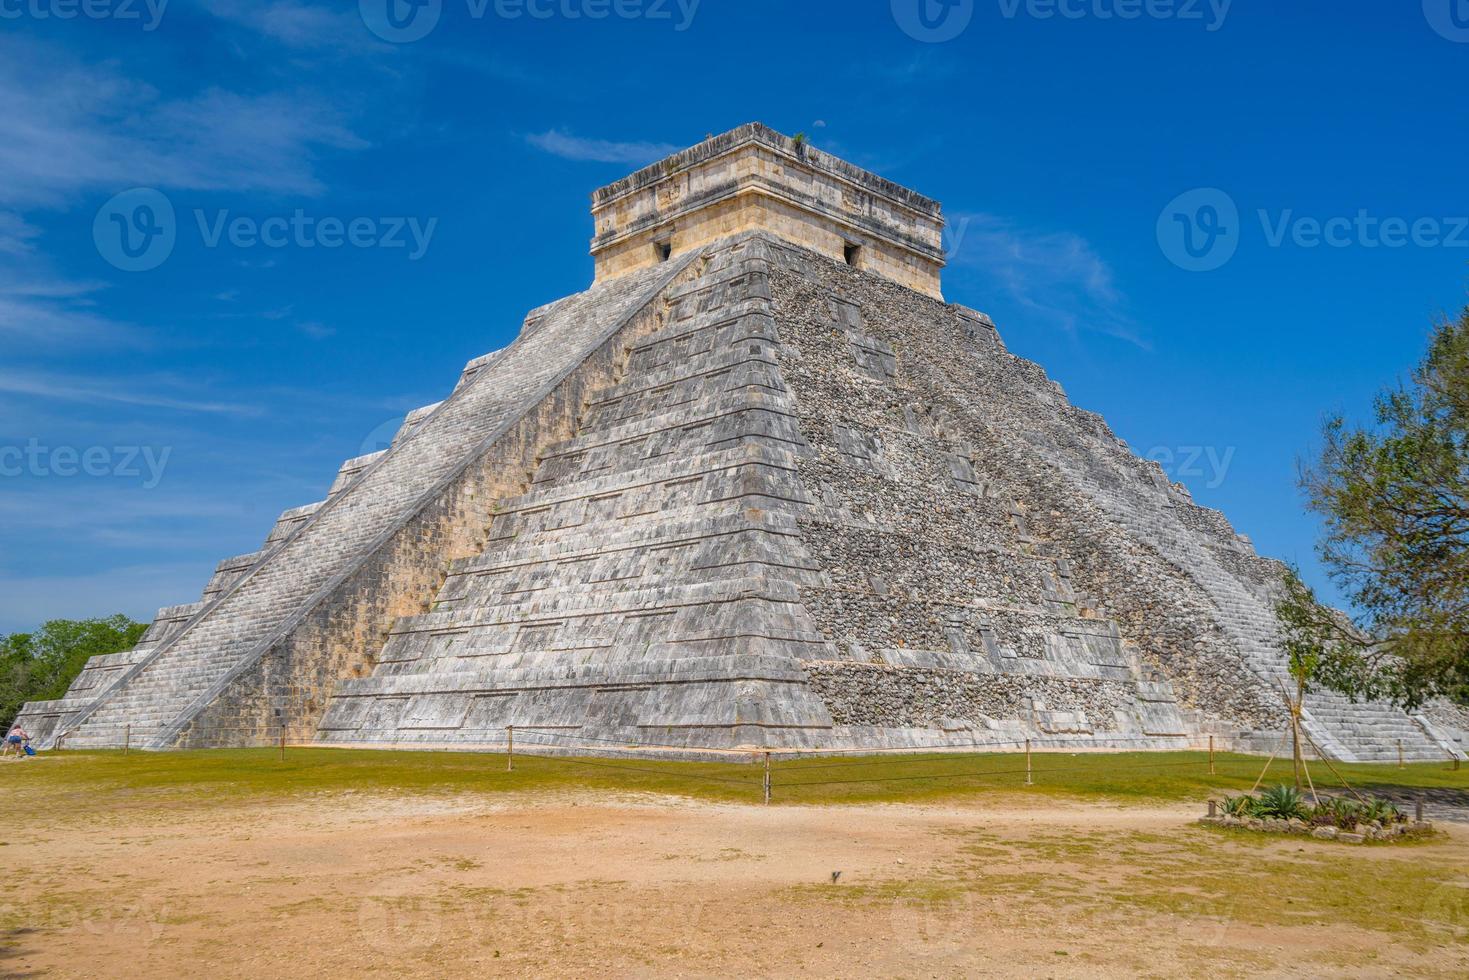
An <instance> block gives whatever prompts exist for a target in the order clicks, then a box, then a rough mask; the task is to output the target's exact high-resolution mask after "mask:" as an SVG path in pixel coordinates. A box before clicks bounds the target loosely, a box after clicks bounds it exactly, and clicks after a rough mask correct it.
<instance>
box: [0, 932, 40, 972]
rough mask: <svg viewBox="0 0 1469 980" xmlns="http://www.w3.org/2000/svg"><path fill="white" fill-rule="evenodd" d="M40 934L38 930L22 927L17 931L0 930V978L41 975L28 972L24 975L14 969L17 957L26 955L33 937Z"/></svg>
mask: <svg viewBox="0 0 1469 980" xmlns="http://www.w3.org/2000/svg"><path fill="white" fill-rule="evenodd" d="M37 934H38V930H36V929H30V928H27V927H25V926H20V927H17V928H15V929H0V977H6V978H7V980H9V978H11V977H37V976H40V974H39V973H33V972H30V971H26V972H24V973H22V972H19V971H17V970H16V969H15V968H14V961H15V959H16V958H17V957H20V956H23V955H25V954H26V953H27V952H29V950H27V949H26V946H27V944H28V943H29V942H30V940H31V937H33V936H35V935H37Z"/></svg>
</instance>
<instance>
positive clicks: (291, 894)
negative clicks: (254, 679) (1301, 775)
mask: <svg viewBox="0 0 1469 980" xmlns="http://www.w3.org/2000/svg"><path fill="white" fill-rule="evenodd" d="M1197 816H1198V814H1197V813H1196V812H1195V808H1179V807H1138V806H1129V807H1127V808H1125V809H1124V808H1120V807H1114V806H1110V805H1106V804H1094V803H1077V804H1066V803H1055V802H1051V801H1046V802H1045V803H1044V806H1043V807H1039V808H1038V807H1036V806H1035V804H1034V803H1032V804H1030V805H1026V804H1025V802H1024V801H1015V803H1014V804H1013V805H1012V804H1011V803H1008V802H1006V803H1003V804H999V805H996V804H995V803H994V802H993V801H987V802H986V803H985V804H984V805H982V806H981V805H979V804H978V803H976V804H975V805H973V806H968V805H923V806H919V805H880V806H835V807H831V806H828V807H801V806H772V807H762V806H746V805H732V804H716V803H706V802H692V801H686V800H681V799H670V798H661V797H635V796H628V797H623V798H617V799H609V798H608V797H607V796H606V795H600V794H599V795H596V796H592V795H589V794H588V795H576V794H567V795H549V794H545V795H537V796H531V797H519V798H517V797H504V796H501V797H495V798H488V797H484V796H473V795H465V796H463V797H456V798H450V799H444V798H429V797H422V796H414V795H411V794H398V795H365V794H359V793H353V792H350V791H349V792H343V793H332V794H329V795H328V794H324V795H322V796H319V797H316V798H312V799H309V800H305V801H301V800H296V801H277V802H265V803H261V802H252V803H249V804H248V805H244V804H239V805H235V804H231V805H221V806H211V807H201V806H190V807H185V808H181V809H177V810H163V809H158V808H153V807H146V806H145V807H140V808H139V809H136V810H130V809H126V808H124V809H120V810H117V811H116V813H115V816H113V817H111V818H108V819H105V820H104V821H102V822H101V823H99V822H98V821H97V820H96V819H95V818H89V819H88V820H86V821H82V820H68V819H67V818H66V816H65V815H64V814H50V815H47V814H32V815H31V816H30V818H29V819H28V820H27V825H28V827H29V829H27V830H25V831H24V832H23V833H13V834H12V835H11V836H10V837H9V839H8V841H7V842H6V843H5V845H4V846H3V847H0V864H3V867H4V869H5V870H4V875H5V879H6V882H5V888H6V892H7V904H8V906H9V909H10V911H11V913H12V914H11V916H10V918H8V919H6V920H5V921H6V922H7V923H8V926H7V928H6V930H5V935H4V943H3V945H0V972H3V973H5V975H7V976H32V975H63V976H181V975H186V974H187V975H198V974H201V973H207V974H209V975H213V976H229V977H234V976H241V977H243V976H250V977H262V976H263V977H276V976H292V977H335V976H343V975H348V974H351V973H371V974H375V975H386V976H446V975H456V974H457V975H464V974H470V973H473V974H483V975H492V976H496V975H528V974H530V975H557V976H597V977H625V976H665V975H666V976H716V975H720V976H722V975H729V974H734V973H738V974H744V975H758V976H788V975H813V976H843V977H846V976H878V975H880V976H911V977H947V976H960V975H963V976H985V975H1026V976H1089V977H1095V976H1135V975H1151V976H1178V975H1202V974H1204V973H1212V974H1214V975H1225V976H1228V975H1244V974H1253V975H1260V974H1264V975H1305V974H1312V975H1323V974H1331V975H1356V976H1387V975H1390V974H1411V975H1415V976H1422V975H1443V976H1465V975H1469V914H1466V913H1469V901H1466V898H1469V888H1464V887H1460V885H1461V884H1462V885H1465V886H1469V861H1466V856H1469V828H1465V827H1463V826H1459V827H1453V828H1450V829H1449V830H1448V832H1447V834H1446V835H1445V836H1442V837H1440V838H1439V839H1438V840H1437V841H1435V842H1434V843H1431V844H1426V845H1416V846H1408V847H1406V848H1403V849H1397V848H1394V847H1389V846H1379V847H1371V848H1367V847H1356V848H1351V847H1349V846H1348V845H1330V844H1324V843H1317V842H1311V841H1306V842H1297V841H1294V840H1292V841H1289V842H1287V841H1285V840H1279V839H1269V840H1267V841H1261V840H1257V839H1254V838H1251V839H1249V840H1244V839H1242V838H1243V836H1244V835H1241V834H1238V833H1235V834H1230V833H1229V832H1225V831H1217V830H1212V829H1207V828H1202V827H1198V826H1196V825H1193V824H1192V823H1191V821H1192V819H1193V818H1195V817H1197ZM13 827H14V825H12V828H13ZM1150 855H1151V857H1150ZM1150 861H1151V862H1152V864H1151V866H1150ZM1190 862H1192V863H1190ZM1380 862H1404V863H1403V864H1402V867H1403V868H1410V867H1413V868H1416V867H1425V868H1431V869H1436V870H1434V872H1433V874H1434V875H1435V876H1436V877H1432V878H1430V879H1425V881H1427V882H1429V883H1428V884H1425V885H1424V886H1423V887H1422V888H1421V889H1419V888H1415V889H1412V894H1413V895H1414V896H1416V897H1414V898H1412V899H1410V901H1409V906H1410V907H1408V908H1400V907H1395V911H1393V912H1392V914H1391V915H1389V916H1386V917H1385V918H1382V919H1381V921H1380V922H1379V918H1380V917H1379V916H1378V914H1377V913H1376V912H1373V911H1370V910H1369V911H1368V912H1366V913H1365V914H1361V910H1358V909H1347V910H1346V911H1342V910H1341V909H1336V910H1335V911H1334V910H1333V908H1332V907H1331V906H1332V902H1331V900H1330V896H1325V895H1318V896H1317V897H1318V898H1319V899H1320V904H1321V908H1319V909H1318V908H1315V907H1314V906H1312V902H1311V901H1310V898H1311V893H1313V892H1314V893H1320V892H1325V891H1340V890H1341V889H1342V888H1346V890H1347V891H1350V887H1349V886H1333V885H1332V884H1331V882H1332V881H1336V880H1342V881H1345V882H1350V881H1352V880H1355V879H1357V878H1360V877H1361V874H1359V873H1358V872H1360V871H1362V870H1364V869H1366V870H1368V871H1369V872H1370V871H1371V869H1374V868H1375V869H1377V871H1381V870H1383V869H1384V868H1389V867H1391V868H1393V869H1395V868H1396V867H1397V865H1391V866H1389V865H1381V864H1379V863H1380ZM1236 866H1248V867H1250V868H1253V869H1262V870H1258V871H1252V872H1251V874H1252V875H1254V877H1252V878H1248V879H1240V878H1239V877H1238V875H1237V874H1235V873H1234V872H1233V871H1219V874H1220V875H1222V876H1223V877H1221V878H1220V879H1219V881H1218V882H1213V883H1211V880H1210V879H1209V875H1210V874H1212V873H1214V872H1213V871H1211V870H1210V869H1215V868H1233V867H1236ZM1272 867H1275V868H1276V869H1277V871H1278V873H1272V871H1271V868H1272ZM1444 869H1450V872H1449V873H1450V875H1451V877H1450V878H1448V879H1445V878H1443V874H1444ZM836 871H840V872H841V874H840V876H839V878H838V879H837V880H835V881H833V880H832V874H833V872H836ZM1170 873H1172V874H1173V877H1171V878H1169V877H1167V876H1168V875H1169V874H1170ZM1393 873H1394V874H1396V873H1397V872H1396V871H1393ZM1155 874H1161V875H1164V878H1163V879H1161V880H1159V882H1158V889H1159V891H1160V892H1161V893H1163V898H1162V900H1158V899H1157V897H1156V896H1150V895H1148V894H1146V889H1143V888H1140V886H1139V882H1148V881H1150V880H1152V878H1151V876H1153V875H1155ZM1231 875H1233V877H1231ZM1322 875H1326V876H1327V877H1325V878H1323V877H1321V876H1322ZM1333 875H1337V876H1341V875H1345V877H1341V878H1340V879H1338V878H1333V877H1331V876H1333ZM1453 875H1457V876H1458V878H1462V879H1465V880H1464V881H1462V882H1460V881H1458V880H1457V879H1455V878H1453V877H1452V876H1453ZM1290 881H1295V882H1296V883H1297V884H1298V885H1299V887H1300V888H1301V889H1302V890H1303V891H1304V892H1305V893H1306V895H1305V898H1306V899H1307V900H1306V901H1303V902H1302V903H1301V905H1299V906H1297V907H1298V908H1300V909H1302V912H1301V914H1299V915H1292V914H1291V913H1289V911H1285V912H1282V913H1280V914H1274V913H1272V914H1268V915H1262V913H1261V909H1260V908H1257V907H1256V906H1257V902H1256V901H1255V900H1253V899H1252V898H1251V896H1252V895H1255V894H1258V895H1259V896H1261V897H1262V901H1263V902H1264V903H1265V904H1271V903H1275V904H1278V905H1279V908H1280V909H1282V910H1288V909H1289V908H1290V907H1291V906H1292V905H1294V904H1295V901H1296V900H1295V899H1291V898H1283V897H1282V894H1283V893H1285V892H1287V891H1289V890H1290V887H1294V886H1289V885H1288V884H1287V883H1288V882H1290ZM1445 881H1447V882H1448V883H1447V884H1444V882H1445ZM1433 882H1438V884H1437V885H1434V884H1432V883H1433ZM1367 900H1368V901H1371V900H1372V899H1367ZM1388 900H1389V899H1384V901H1388ZM1390 900H1392V901H1396V899H1390ZM1352 901H1354V902H1360V901H1362V899H1360V898H1356V899H1352ZM1413 902H1419V903H1421V904H1420V905H1418V906H1413V905H1412V903H1413ZM1286 903H1289V904H1286ZM1272 907H1273V905H1272ZM1262 918H1263V919H1264V921H1261V919H1262ZM1281 920H1283V921H1281ZM1379 926H1380V928H1379Z"/></svg>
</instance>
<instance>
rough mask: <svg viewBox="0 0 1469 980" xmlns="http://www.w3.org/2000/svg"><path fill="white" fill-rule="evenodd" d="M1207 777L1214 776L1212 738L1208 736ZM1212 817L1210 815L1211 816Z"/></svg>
mask: <svg viewBox="0 0 1469 980" xmlns="http://www.w3.org/2000/svg"><path fill="white" fill-rule="evenodd" d="M1209 775H1211V776H1212V775H1214V736H1213V735H1210V736H1209ZM1211 816H1212V814H1211Z"/></svg>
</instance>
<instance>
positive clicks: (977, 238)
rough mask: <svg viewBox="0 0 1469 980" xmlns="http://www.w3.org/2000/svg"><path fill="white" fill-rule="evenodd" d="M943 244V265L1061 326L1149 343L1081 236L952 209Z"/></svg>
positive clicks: (1099, 259)
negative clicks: (945, 257)
mask: <svg viewBox="0 0 1469 980" xmlns="http://www.w3.org/2000/svg"><path fill="white" fill-rule="evenodd" d="M944 244H945V250H946V251H947V252H948V257H949V265H950V268H953V269H962V270H966V271H968V272H969V273H971V274H973V275H974V277H975V278H976V279H977V280H978V281H979V283H980V284H981V285H982V286H984V285H988V286H990V287H991V288H997V289H1000V290H1003V291H1004V293H1005V294H1006V295H1008V296H1009V297H1010V299H1011V300H1013V301H1014V302H1016V303H1018V304H1019V305H1020V306H1022V307H1024V308H1025V309H1027V310H1030V311H1032V312H1034V313H1035V314H1036V315H1037V316H1039V317H1041V318H1043V319H1045V320H1048V321H1049V322H1052V323H1054V324H1056V325H1058V326H1060V327H1061V328H1062V329H1064V330H1066V331H1067V332H1069V333H1073V334H1075V333H1078V332H1082V331H1091V332H1096V333H1102V334H1106V335H1108V336H1111V337H1116V338H1118V339H1121V340H1125V341H1127V342H1128V343H1132V344H1136V345H1137V346H1139V347H1142V348H1144V349H1147V348H1148V344H1147V342H1146V341H1145V340H1143V339H1142V338H1141V337H1140V336H1139V332H1138V328H1137V325H1136V324H1135V323H1134V322H1133V321H1132V318H1131V317H1130V316H1129V315H1128V313H1127V312H1126V305H1127V304H1126V297H1124V296H1123V294H1122V292H1121V291H1120V290H1119V289H1118V288H1117V284H1116V282H1115V281H1114V276H1113V272H1112V267H1111V266H1110V265H1108V264H1107V261H1106V260H1105V259H1103V258H1102V257H1101V256H1100V255H1098V254H1097V251H1096V250H1095V249H1094V248H1093V247H1092V245H1091V243H1090V242H1088V241H1087V240H1086V239H1085V238H1083V237H1081V236H1080V235H1077V234H1074V233H1072V232H1067V231H1060V232H1054V231H1050V232H1044V231H1043V232H1037V231H1030V230H1027V229H1023V228H1019V227H1017V226H1016V224H1015V223H1014V222H1013V221H1011V220H1009V219H1007V218H1001V217H998V216H996V215H992V214H982V213H981V214H963V213H956V214H950V215H949V216H948V227H947V228H946V229H945V231H944Z"/></svg>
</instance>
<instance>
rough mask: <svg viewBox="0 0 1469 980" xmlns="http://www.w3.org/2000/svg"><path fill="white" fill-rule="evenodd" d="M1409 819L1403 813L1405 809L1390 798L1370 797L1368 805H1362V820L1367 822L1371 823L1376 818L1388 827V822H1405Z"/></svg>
mask: <svg viewBox="0 0 1469 980" xmlns="http://www.w3.org/2000/svg"><path fill="white" fill-rule="evenodd" d="M1407 819H1408V818H1407V817H1405V816H1404V815H1403V811H1402V810H1399V809H1398V808H1397V806H1396V805H1395V804H1393V803H1392V802H1390V801H1388V800H1384V799H1380V798H1374V799H1370V800H1368V801H1367V805H1366V806H1364V807H1362V820H1363V821H1364V822H1366V823H1371V822H1372V821H1374V820H1376V821H1377V822H1378V823H1380V824H1382V825H1383V826H1384V827H1386V826H1387V825H1388V824H1393V823H1404V822H1406V821H1407Z"/></svg>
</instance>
